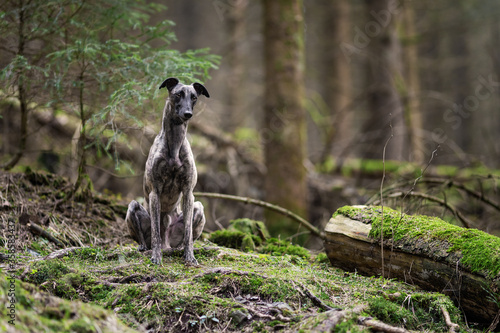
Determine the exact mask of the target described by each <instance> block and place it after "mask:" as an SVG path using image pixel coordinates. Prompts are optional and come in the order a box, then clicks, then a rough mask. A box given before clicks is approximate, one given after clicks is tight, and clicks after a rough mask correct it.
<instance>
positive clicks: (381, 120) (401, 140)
mask: <svg viewBox="0 0 500 333" xmlns="http://www.w3.org/2000/svg"><path fill="white" fill-rule="evenodd" d="M366 4H367V13H368V18H367V21H368V22H367V23H366V24H365V25H364V26H363V28H364V32H362V33H363V34H365V35H364V36H365V38H366V39H367V40H369V44H368V48H367V50H368V59H367V65H368V68H367V74H368V76H367V83H368V87H367V98H368V112H369V118H368V121H367V122H366V123H365V125H364V126H363V127H364V128H363V131H362V132H363V133H364V135H366V137H365V141H366V142H367V143H366V144H365V147H364V149H363V151H362V156H363V157H365V158H374V159H380V158H382V152H383V148H384V145H385V143H386V141H387V140H388V138H389V137H390V136H391V134H393V135H394V136H393V137H392V140H391V141H390V144H389V145H388V146H387V150H386V158H387V159H394V160H401V159H402V158H403V149H404V146H405V136H406V129H405V124H404V117H403V107H402V103H401V98H400V96H399V93H398V91H397V89H396V82H397V80H398V79H399V80H400V79H401V74H402V64H401V45H400V42H399V40H398V37H397V34H396V20H397V16H398V14H399V12H400V11H401V8H394V2H393V1H391V0H366ZM390 126H392V133H391V128H390Z"/></svg>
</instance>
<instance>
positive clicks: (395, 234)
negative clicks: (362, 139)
mask: <svg viewBox="0 0 500 333" xmlns="http://www.w3.org/2000/svg"><path fill="white" fill-rule="evenodd" d="M338 214H341V215H344V216H347V217H350V218H353V219H355V220H359V221H362V222H365V223H371V224H372V229H371V231H370V234H369V236H370V237H372V238H375V239H379V238H380V235H381V234H382V233H383V235H384V240H387V241H388V240H392V241H394V245H395V246H396V247H398V248H401V249H405V248H411V249H412V251H422V252H424V253H426V254H428V255H430V256H431V257H434V258H439V257H443V256H455V257H456V258H458V259H460V264H461V265H462V266H463V267H464V268H467V269H468V270H470V271H471V272H483V273H485V274H486V275H487V276H489V277H494V276H496V275H497V274H498V273H499V272H500V238H498V237H496V236H493V235H489V234H487V233H485V232H483V231H480V230H477V229H466V228H461V227H458V226H455V225H451V224H449V223H446V222H444V221H443V220H441V219H439V218H437V217H430V216H424V215H413V216H412V215H406V214H401V213H400V212H398V211H395V210H393V209H391V208H388V207H384V221H383V223H381V216H382V208H381V207H380V206H376V207H353V206H345V207H342V208H340V209H338V210H337V212H336V213H335V215H338ZM335 215H334V216H335ZM429 244H432V246H429Z"/></svg>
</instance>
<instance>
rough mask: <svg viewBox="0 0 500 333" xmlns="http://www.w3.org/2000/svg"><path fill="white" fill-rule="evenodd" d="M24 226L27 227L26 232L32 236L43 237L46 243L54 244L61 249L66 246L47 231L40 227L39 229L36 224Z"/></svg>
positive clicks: (31, 223)
mask: <svg viewBox="0 0 500 333" xmlns="http://www.w3.org/2000/svg"><path fill="white" fill-rule="evenodd" d="M26 226H27V227H28V230H29V231H30V232H31V233H32V234H34V235H37V236H40V237H43V238H45V239H47V240H48V241H50V242H52V243H54V244H56V245H57V246H59V247H63V246H65V245H66V244H64V243H63V242H62V241H60V240H59V239H57V238H55V237H54V236H52V235H51V234H50V233H49V232H48V231H46V230H45V229H43V228H42V227H40V226H39V225H38V224H36V223H34V222H29V223H28V224H26Z"/></svg>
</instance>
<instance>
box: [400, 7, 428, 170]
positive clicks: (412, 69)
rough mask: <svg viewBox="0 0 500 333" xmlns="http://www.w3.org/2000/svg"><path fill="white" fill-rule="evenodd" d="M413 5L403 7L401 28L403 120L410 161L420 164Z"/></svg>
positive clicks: (420, 113)
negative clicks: (403, 71) (402, 33)
mask: <svg viewBox="0 0 500 333" xmlns="http://www.w3.org/2000/svg"><path fill="white" fill-rule="evenodd" d="M412 6H414V4H413V3H410V2H405V3H404V5H403V26H404V34H405V38H406V39H407V41H406V45H405V47H404V53H403V56H404V67H405V81H406V85H405V88H406V89H405V93H406V95H405V105H404V107H405V119H406V126H407V128H408V136H409V141H410V156H411V158H410V160H411V161H412V162H415V163H418V164H422V163H423V162H424V158H425V155H426V152H425V147H424V141H423V136H422V134H421V132H422V126H423V124H422V110H421V109H420V96H419V95H420V79H419V73H418V48H417V44H416V43H417V41H416V39H417V36H416V32H415V19H414V13H413V7H412Z"/></svg>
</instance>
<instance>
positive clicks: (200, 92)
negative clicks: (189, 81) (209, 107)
mask: <svg viewBox="0 0 500 333" xmlns="http://www.w3.org/2000/svg"><path fill="white" fill-rule="evenodd" d="M193 88H194V90H196V93H197V94H198V96H200V95H205V96H207V97H208V98H210V94H209V93H208V90H207V88H205V86H204V85H202V84H201V83H198V82H196V83H193Z"/></svg>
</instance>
